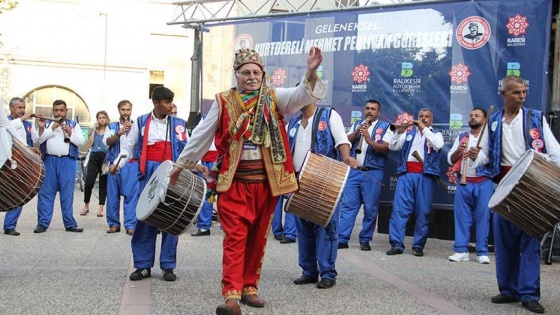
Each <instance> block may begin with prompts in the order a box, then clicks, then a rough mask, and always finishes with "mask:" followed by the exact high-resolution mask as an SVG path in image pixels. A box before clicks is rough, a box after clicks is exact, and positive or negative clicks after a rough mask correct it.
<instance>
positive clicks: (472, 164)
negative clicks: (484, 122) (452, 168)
mask: <svg viewBox="0 0 560 315" xmlns="http://www.w3.org/2000/svg"><path fill="white" fill-rule="evenodd" d="M479 136H480V134H479ZM478 138H479V137H474V136H473V135H472V133H470V131H469V142H468V147H469V148H471V147H474V146H476V145H477V143H478ZM459 145H460V143H459V136H457V138H455V142H453V147H451V150H449V152H448V153H447V163H449V165H454V163H452V162H451V155H453V153H454V152H455V151H457V149H458V148H459ZM461 161H462V160H461V159H459V162H460V163H462V162H461ZM488 161H489V159H488V133H487V132H484V134H483V135H482V140H481V141H480V151H479V152H478V156H477V157H476V160H474V161H473V160H472V159H468V160H467V177H477V176H478V175H477V174H476V168H477V167H478V166H481V165H485V164H488ZM462 166H463V165H462V164H461V167H462ZM463 172H464V170H462V169H461V174H462V173H463Z"/></svg>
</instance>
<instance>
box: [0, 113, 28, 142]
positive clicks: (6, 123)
mask: <svg viewBox="0 0 560 315" xmlns="http://www.w3.org/2000/svg"><path fill="white" fill-rule="evenodd" d="M0 127H2V128H6V129H7V130H8V131H9V132H10V134H11V135H12V137H15V138H17V139H18V140H20V141H21V142H23V143H27V142H26V140H25V137H24V138H23V139H22V138H20V135H19V133H18V131H17V130H16V128H15V126H14V125H13V124H12V123H11V122H10V120H9V119H8V116H6V112H5V111H2V112H1V113H0Z"/></svg>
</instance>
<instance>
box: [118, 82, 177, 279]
mask: <svg viewBox="0 0 560 315" xmlns="http://www.w3.org/2000/svg"><path fill="white" fill-rule="evenodd" d="M174 96H175V95H174V93H173V92H172V91H171V90H170V89H168V88H166V87H163V86H160V87H157V88H155V89H154V91H153V92H152V103H153V104H154V109H153V111H151V112H150V113H147V114H145V115H142V116H140V117H138V118H137V119H136V121H135V123H134V124H133V125H132V129H131V130H130V133H129V135H128V138H127V141H126V147H124V148H121V152H120V154H119V155H120V156H122V155H126V158H123V159H121V161H120V162H119V164H118V165H115V164H113V165H111V168H110V172H111V174H116V173H117V172H118V171H119V170H120V169H121V168H123V167H124V166H125V165H126V164H127V163H128V162H129V161H130V159H131V158H134V159H137V160H138V161H139V165H138V167H139V169H140V173H139V178H138V181H139V184H140V185H139V190H138V193H139V194H140V193H141V192H142V190H143V189H144V187H145V186H146V183H147V182H148V180H149V179H150V177H151V175H152V174H153V173H154V171H155V170H156V169H157V167H158V166H159V165H160V164H161V163H162V162H163V161H166V160H172V161H176V160H177V158H178V157H179V154H180V153H181V151H182V150H183V148H184V147H185V144H187V129H186V125H187V124H186V121H184V120H183V119H181V118H178V117H175V116H173V115H171V111H172V109H173V97H174ZM138 197H139V195H138ZM138 197H137V199H138ZM138 206H141V205H138V204H137V206H136V207H138ZM157 235H158V228H156V227H153V226H151V225H149V224H147V223H144V222H142V221H137V222H136V227H135V228H134V233H133V235H132V241H131V246H132V254H133V258H134V267H135V268H136V270H135V271H134V272H133V273H131V274H130V280H133V281H135V280H142V279H144V278H147V277H150V276H151V268H152V267H153V266H154V261H155V255H156V239H157ZM161 238H162V240H161V253H160V257H159V264H160V267H161V269H162V270H163V280H165V281H175V280H176V279H177V276H176V275H175V273H174V269H175V267H176V264H177V242H178V239H179V238H178V237H177V236H175V235H171V234H169V233H167V232H162V233H161Z"/></svg>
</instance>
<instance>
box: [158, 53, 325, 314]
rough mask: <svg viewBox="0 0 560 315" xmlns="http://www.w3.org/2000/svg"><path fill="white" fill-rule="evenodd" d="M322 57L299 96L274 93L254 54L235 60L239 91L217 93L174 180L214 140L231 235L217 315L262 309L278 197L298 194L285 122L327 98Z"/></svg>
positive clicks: (312, 59)
mask: <svg viewBox="0 0 560 315" xmlns="http://www.w3.org/2000/svg"><path fill="white" fill-rule="evenodd" d="M322 60H323V56H322V54H321V50H320V49H319V48H317V47H313V48H311V49H310V50H309V54H308V56H307V71H306V73H305V76H304V77H303V79H302V81H301V84H299V86H298V87H294V88H278V89H270V88H269V87H268V86H267V85H266V82H265V80H266V77H267V76H266V73H265V72H264V63H263V60H262V59H261V57H260V56H259V54H258V53H257V52H256V51H254V50H251V49H240V50H238V51H237V52H236V54H235V60H234V63H233V70H234V73H235V77H236V81H237V86H236V87H234V88H232V89H230V90H227V91H224V92H221V93H218V94H217V95H216V101H214V104H212V108H211V109H210V111H209V112H208V115H207V116H206V119H205V120H204V122H203V123H202V124H200V125H198V126H197V127H196V128H195V129H194V131H193V134H192V137H191V139H189V143H188V144H187V146H186V147H185V149H184V150H183V152H182V153H181V156H180V157H179V159H178V160H177V166H176V167H175V168H174V169H173V170H172V171H171V173H170V175H169V176H170V183H171V184H172V185H173V184H174V183H175V182H176V180H177V178H178V177H179V174H180V172H181V170H183V169H192V168H194V167H195V165H196V163H197V162H198V160H200V158H201V157H202V155H203V154H204V153H205V152H206V151H207V150H208V148H209V147H210V145H211V144H212V140H215V145H216V149H217V150H218V163H219V171H218V178H217V180H216V187H215V190H216V192H217V193H218V204H217V206H218V215H219V217H220V222H221V224H222V228H223V231H224V234H225V236H224V241H223V261H222V264H223V276H222V294H223V296H224V299H225V303H223V304H220V305H219V306H218V308H217V309H216V314H220V315H221V314H235V315H237V314H241V308H240V307H239V303H238V301H239V300H241V303H244V304H246V305H249V306H252V307H263V306H264V305H265V301H263V300H262V299H261V298H259V296H258V295H257V292H258V283H259V278H260V273H261V265H262V261H263V257H264V248H265V245H266V240H267V236H268V234H269V229H270V222H271V220H272V216H273V214H274V209H275V207H276V203H277V201H278V197H279V196H281V195H283V194H287V193H291V192H293V191H295V190H296V189H297V188H298V186H297V182H296V177H295V175H294V169H293V163H292V158H291V156H290V146H289V144H288V137H287V135H286V128H285V122H284V116H285V115H287V114H292V113H295V112H297V111H298V110H299V109H300V108H301V107H303V106H305V105H307V104H310V103H314V102H316V101H317V100H319V99H321V98H323V97H324V96H325V94H326V91H325V86H324V85H323V83H322V82H321V81H320V80H319V79H318V77H317V68H318V67H319V66H320V65H321V62H322Z"/></svg>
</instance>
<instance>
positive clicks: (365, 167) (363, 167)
mask: <svg viewBox="0 0 560 315" xmlns="http://www.w3.org/2000/svg"><path fill="white" fill-rule="evenodd" d="M356 169H357V170H358V171H372V170H374V168H373V167H369V166H358V167H356Z"/></svg>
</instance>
